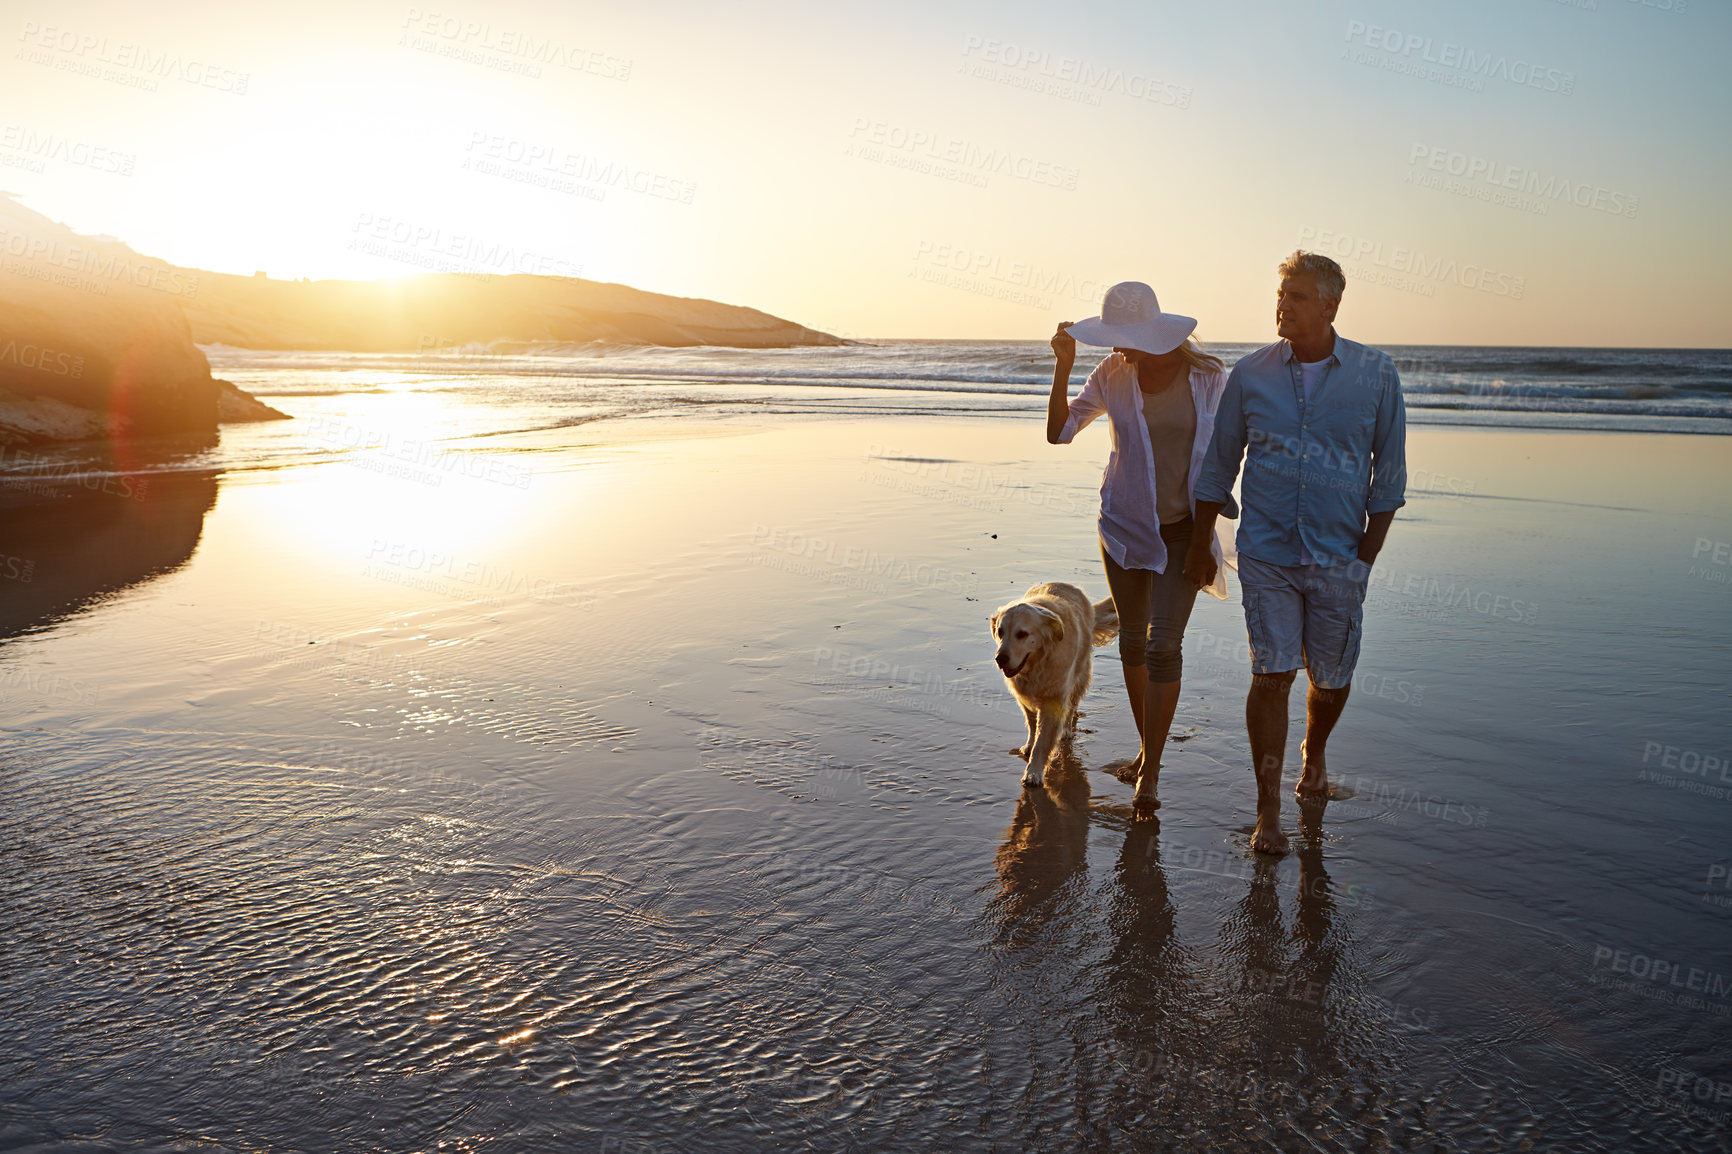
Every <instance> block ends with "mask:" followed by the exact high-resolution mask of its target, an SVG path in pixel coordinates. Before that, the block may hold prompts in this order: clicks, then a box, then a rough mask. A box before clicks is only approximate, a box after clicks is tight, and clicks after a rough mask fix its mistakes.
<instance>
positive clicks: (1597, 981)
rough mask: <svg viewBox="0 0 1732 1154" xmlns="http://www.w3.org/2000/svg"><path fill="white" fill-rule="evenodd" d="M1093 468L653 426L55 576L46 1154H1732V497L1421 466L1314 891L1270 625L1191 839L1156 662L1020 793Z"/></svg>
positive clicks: (10, 748) (162, 516) (1468, 435)
mask: <svg viewBox="0 0 1732 1154" xmlns="http://www.w3.org/2000/svg"><path fill="white" fill-rule="evenodd" d="M249 435H257V436H267V435H278V434H274V433H272V432H270V431H268V430H267V431H260V432H257V433H254V432H253V431H251V430H238V431H236V430H231V431H229V432H226V433H225V438H230V437H237V438H244V437H246V436H249ZM1095 442H1096V443H1094V444H1079V445H1076V446H1072V447H1070V448H1068V449H1058V448H1053V447H1050V446H1047V445H1045V444H1044V443H1042V442H1041V440H1040V436H1039V426H1038V423H1037V422H1035V421H1031V420H1026V419H1008V418H998V419H994V418H980V417H976V418H971V419H967V420H947V419H930V418H913V417H900V418H878V419H863V420H841V419H800V418H795V417H780V418H776V419H774V420H773V421H770V422H752V421H750V420H748V419H728V420H722V421H716V420H713V419H712V420H698V419H693V420H689V421H686V420H677V419H668V418H656V419H653V420H647V419H646V420H630V421H612V422H600V423H596V424H591V425H585V426H583V427H581V428H579V429H565V430H557V431H553V432H540V433H531V434H521V435H515V436H506V437H489V438H485V439H480V440H477V441H476V442H475V443H473V444H472V445H470V446H468V447H467V448H468V451H471V452H473V453H475V454H477V455H478V456H485V457H486V458H487V460H488V462H489V464H490V466H492V465H497V466H498V467H486V468H477V469H475V470H466V471H461V472H459V471H448V472H445V473H442V474H431V473H428V472H427V471H426V470H420V471H416V470H407V471H406V470H404V469H402V468H394V467H393V465H392V462H390V461H386V460H381V459H378V458H377V457H373V458H369V457H368V456H367V454H365V453H357V454H350V455H349V456H348V457H345V458H343V459H341V460H338V461H335V462H330V463H325V464H317V465H305V466H296V467H289V468H280V469H270V470H256V471H240V472H232V473H229V474H226V475H223V476H221V477H218V478H215V479H214V480H212V479H210V478H204V479H202V480H201V479H198V478H193V479H191V480H185V481H181V482H178V483H177V484H174V485H153V486H151V487H150V489H149V490H148V494H147V495H145V496H134V497H120V496H115V495H103V496H101V497H100V498H97V497H88V496H87V497H86V498H85V499H82V500H81V501H79V502H76V503H73V504H68V505H67V506H66V508H67V509H68V510H74V508H75V506H76V511H69V512H68V513H67V514H66V515H64V516H55V517H38V518H35V519H33V520H31V519H22V520H15V521H14V522H12V524H13V526H14V527H13V529H12V530H11V536H10V538H9V545H8V547H7V549H6V550H4V552H5V553H6V554H7V556H16V557H18V558H23V559H29V560H31V561H33V562H34V565H33V568H32V570H31V576H30V580H29V581H28V582H23V581H20V580H18V579H17V578H13V579H12V580H11V581H10V582H8V581H6V580H4V578H5V575H6V572H7V568H6V565H5V562H4V561H3V560H0V585H8V586H9V587H8V588H7V589H5V590H0V593H6V594H10V595H11V596H10V597H9V599H8V600H7V602H6V604H7V606H8V610H9V616H8V618H7V620H6V630H7V636H8V639H7V640H5V641H4V643H3V644H0V693H3V694H4V701H5V707H6V712H5V718H6V722H5V724H6V732H5V746H4V754H3V755H0V846H3V847H4V856H3V857H0V886H3V887H4V892H5V894H6V899H5V901H4V903H3V904H0V922H3V928H4V933H3V935H0V941H4V943H5V945H4V947H3V948H4V950H5V952H6V959H5V964H4V965H3V966H0V1022H4V1023H5V1027H4V1028H5V1031H6V1042H7V1044H6V1045H5V1046H4V1047H0V1086H3V1087H4V1088H3V1089H0V1103H4V1109H3V1111H0V1113H3V1115H4V1117H5V1118H6V1119H8V1120H7V1121H6V1122H5V1124H4V1128H0V1145H4V1146H7V1147H12V1146H26V1147H31V1146H38V1147H41V1148H52V1149H95V1148H98V1147H104V1146H113V1145H118V1144H124V1143H135V1144H139V1145H143V1146H146V1147H151V1148H156V1147H162V1148H180V1147H182V1146H188V1145H192V1144H194V1143H198V1144H201V1145H203V1146H204V1147H205V1148H213V1147H214V1148H234V1149H259V1148H303V1149H306V1148H323V1149H423V1148H432V1147H433V1146H435V1145H437V1144H439V1143H446V1144H447V1145H448V1147H449V1148H458V1149H479V1148H482V1147H484V1146H485V1147H488V1148H493V1149H548V1150H555V1149H557V1150H570V1149H602V1150H614V1151H622V1152H623V1151H631V1150H640V1149H642V1150H650V1149H654V1150H698V1149H704V1150H754V1149H766V1148H778V1149H779V1148H789V1149H824V1150H829V1149H873V1150H883V1149H928V1148H940V1149H965V1148H967V1149H974V1148H978V1149H1005V1150H1011V1149H1030V1150H1051V1149H1071V1148H1076V1149H1187V1148H1211V1149H1271V1148H1274V1149H1341V1150H1350V1149H1352V1150H1357V1149H1363V1148H1366V1147H1368V1146H1371V1147H1375V1146H1377V1145H1379V1144H1380V1143H1382V1144H1386V1145H1388V1146H1391V1147H1393V1148H1398V1149H1406V1148H1433V1146H1435V1148H1439V1149H1518V1148H1525V1149H1541V1150H1547V1149H1556V1150H1599V1149H1603V1150H1636V1149H1660V1150H1671V1149H1676V1150H1693V1149H1703V1148H1707V1149H1719V1148H1726V1146H1727V1144H1728V1142H1729V1141H1732V1139H1729V1138H1728V1134H1729V1132H1732V1101H1726V1100H1722V1101H1720V1102H1719V1103H1718V1104H1717V1103H1716V1102H1715V1100H1714V1098H1713V1090H1712V1088H1713V1087H1718V1086H1721V1085H1729V1084H1732V1053H1729V1049H1728V1046H1727V1042H1726V1039H1727V1038H1728V1036H1729V1026H1732V1023H1729V1020H1728V1018H1729V1013H1732V957H1729V955H1728V953H1727V950H1726V942H1727V941H1728V929H1729V919H1732V904H1729V903H1727V902H1720V901H1716V900H1715V899H1716V898H1719V897H1721V896H1723V895H1732V890H1728V889H1725V888H1724V878H1725V876H1726V875H1725V870H1724V869H1723V868H1722V869H1721V871H1720V873H1719V874H1718V875H1716V874H1715V872H1714V867H1715V866H1716V865H1719V866H1722V867H1724V866H1725V865H1726V864H1727V851H1726V848H1725V847H1726V837H1725V831H1726V830H1727V828H1728V825H1729V823H1732V769H1729V768H1728V762H1729V759H1728V754H1729V753H1732V742H1729V741H1728V733H1727V726H1726V720H1725V718H1726V716H1727V712H1726V706H1727V697H1726V695H1727V674H1726V662H1725V653H1726V652H1727V642H1728V640H1729V636H1728V635H1729V634H1732V613H1729V612H1728V608H1729V605H1732V603H1729V602H1728V600H1727V598H1728V588H1727V584H1728V579H1729V577H1732V558H1729V557H1728V555H1727V553H1726V552H1725V547H1724V545H1723V543H1724V542H1726V541H1727V540H1729V539H1732V511H1729V508H1728V498H1727V496H1726V494H1727V493H1728V492H1732V463H1729V462H1728V461H1727V459H1726V454H1725V452H1724V445H1725V442H1724V441H1722V440H1720V439H1718V438H1713V437H1692V436H1663V435H1648V434H1630V433H1570V432H1516V431H1505V430H1483V429H1472V430H1469V429H1449V428H1415V429H1412V430H1411V431H1410V449H1409V456H1410V463H1411V467H1412V470H1413V474H1414V478H1413V482H1412V485H1411V490H1412V491H1411V492H1410V501H1409V504H1408V506H1407V507H1406V508H1405V509H1404V510H1402V512H1401V513H1400V514H1399V515H1398V518H1397V521H1396V525H1395V528H1394V530H1393V532H1392V535H1391V538H1390V543H1389V546H1388V549H1387V550H1386V552H1385V553H1384V555H1383V557H1382V558H1381V560H1380V562H1379V566H1378V569H1377V572H1376V573H1375V574H1374V577H1373V585H1372V592H1371V595H1370V597H1369V599H1368V605H1367V612H1366V627H1365V637H1366V639H1365V645H1364V655H1363V657H1362V660H1361V664H1360V671H1359V675H1358V677H1357V679H1356V683H1355V693H1354V697H1353V699H1352V701H1351V702H1350V703H1349V705H1348V707H1347V712H1346V714H1345V716H1344V718H1343V721H1342V722H1341V725H1340V727H1339V728H1338V730H1337V732H1336V735H1335V737H1334V738H1333V740H1332V742H1331V745H1330V767H1331V776H1332V778H1333V779H1335V797H1334V800H1332V801H1331V802H1330V803H1329V804H1328V806H1327V807H1326V809H1325V810H1324V811H1323V812H1322V813H1321V814H1316V813H1312V814H1310V815H1309V816H1308V817H1307V818H1306V819H1305V820H1303V821H1302V820H1301V815H1300V813H1299V811H1298V809H1297V808H1296V807H1295V806H1294V805H1293V804H1292V802H1291V801H1289V802H1288V808H1287V811H1286V818H1287V821H1286V828H1287V832H1288V833H1289V835H1290V836H1292V837H1293V844H1294V847H1295V848H1294V852H1292V853H1290V854H1288V855H1287V856H1286V857H1284V858H1281V859H1279V860H1277V859H1270V858H1262V857H1257V856H1255V855H1252V854H1251V853H1250V852H1249V848H1248V839H1249V832H1250V826H1251V822H1252V818H1253V805H1252V803H1253V786H1252V781H1251V775H1250V771H1249V768H1248V755H1247V751H1246V743H1245V739H1244V735H1243V729H1242V718H1243V696H1244V691H1245V688H1246V686H1247V684H1248V666H1247V664H1246V662H1245V657H1244V649H1243V642H1244V629H1243V624H1242V619H1241V617H1240V611H1239V607H1238V603H1237V594H1238V589H1237V583H1236V581H1234V582H1233V600H1232V601H1230V602H1226V603H1220V602H1214V601H1211V600H1209V599H1208V598H1203V599H1201V600H1200V601H1199V604H1198V608H1197V612H1196V614H1195V616H1194V617H1193V621H1192V626H1191V632H1190V636H1189V638H1188V640H1187V649H1186V660H1187V674H1186V685H1185V690H1184V694H1183V697H1182V699H1181V701H1180V705H1179V713H1178V718H1177V721H1176V723H1175V729H1174V732H1175V735H1176V737H1175V744H1174V745H1173V746H1172V748H1171V750H1170V752H1169V755H1168V758H1167V768H1166V770H1165V772H1164V773H1163V777H1162V800H1163V803H1164V808H1163V809H1162V810H1161V811H1160V821H1159V823H1158V824H1147V823H1133V822H1132V821H1131V820H1130V809H1129V802H1130V787H1129V786H1126V785H1124V784H1122V783H1121V782H1119V781H1118V780H1117V779H1116V778H1115V777H1114V776H1113V775H1112V773H1111V772H1110V766H1111V765H1112V764H1113V763H1114V762H1116V761H1118V760H1120V759H1122V758H1125V757H1128V756H1129V755H1130V754H1131V753H1133V752H1134V749H1135V735H1134V729H1133V726H1132V722H1131V718H1130V714H1129V711H1128V708H1127V706H1126V703H1125V702H1124V700H1123V691H1122V684H1121V681H1120V678H1119V674H1118V670H1117V663H1116V653H1115V651H1114V649H1113V648H1112V647H1110V646H1109V647H1106V648H1103V649H1101V650H1098V651H1097V660H1096V683H1095V688H1094V689H1093V690H1092V691H1091V694H1090V697H1089V700H1088V702H1087V704H1086V706H1085V709H1086V710H1087V714H1088V715H1087V717H1086V718H1085V720H1084V722H1083V727H1084V730H1085V732H1084V733H1083V734H1082V735H1081V736H1080V738H1079V740H1078V742H1077V743H1076V746H1075V749H1074V751H1073V756H1072V758H1071V759H1070V760H1069V761H1067V763H1066V765H1065V767H1064V768H1063V771H1062V772H1060V773H1058V774H1057V775H1054V776H1053V777H1052V779H1051V783H1050V785H1049V788H1048V789H1046V790H1044V791H1039V792H1032V793H1029V794H1025V793H1024V792H1023V791H1022V790H1021V789H1020V788H1019V786H1018V777H1019V774H1020V766H1019V764H1018V763H1017V762H1016V760H1015V759H1014V758H1012V757H1010V756H1009V755H1008V754H1007V753H1006V752H1005V751H1006V750H1008V749H1010V748H1011V747H1012V746H1014V745H1016V744H1017V743H1018V742H1020V741H1021V740H1022V733H1021V719H1020V715H1019V713H1018V711H1017V709H1016V708H1015V706H1014V704H1013V703H1012V701H1011V699H1010V697H1009V694H1008V692H1007V691H1006V690H1005V688H1004V686H1003V683H1002V679H1001V678H999V676H998V674H997V672H996V671H995V670H994V669H993V666H992V643H991V640H990V638H989V637H988V635H987V631H986V617H987V615H988V614H989V613H990V612H991V611H992V609H993V608H995V607H996V606H997V605H999V604H1001V603H1002V602H1004V601H1007V600H1010V599H1012V598H1014V597H1015V596H1017V595H1018V594H1020V592H1021V591H1022V590H1023V589H1024V588H1026V587H1027V586H1028V585H1029V584H1032V583H1034V582H1036V581H1043V580H1070V581H1074V582H1077V583H1078V584H1081V585H1082V586H1083V587H1084V588H1085V589H1086V590H1088V591H1089V592H1090V593H1091V594H1092V595H1093V596H1096V597H1098V596H1103V595H1104V594H1105V583H1104V579H1103V577H1102V576H1101V574H1100V572H1099V560H1098V554H1097V550H1096V544H1095V538H1094V532H1093V518H1094V510H1095V503H1096V497H1095V490H1096V487H1097V485H1098V478H1099V470H1100V463H1101V460H1102V458H1103V457H1104V455H1105V452H1106V449H1105V436H1104V431H1103V434H1102V435H1101V436H1100V437H1097V438H1095ZM507 465H509V466H511V467H509V468H508V467H505V466H507ZM213 486H214V489H215V492H214V503H213V501H212V493H211V488H212V487H213ZM189 518H191V520H192V522H193V523H194V525H195V526H196V524H197V523H198V522H199V521H200V520H201V519H202V533H199V532H196V531H195V532H192V533H190V534H189V532H188V519H189ZM1704 543H1705V544H1704ZM98 558H100V566H99V567H98V568H93V566H97V564H98V562H97V560H96V559H98ZM75 581H76V582H82V584H76V585H74V584H73V582H75ZM62 583H64V584H62ZM26 587H28V591H29V592H30V593H32V594H34V595H35V596H34V599H31V598H30V597H28V596H20V595H19V594H21V593H22V592H24V591H25V590H26ZM44 588H52V589H72V590H74V592H75V593H76V596H71V595H67V596H60V595H54V596H46V597H45V596H42V595H40V590H42V589H44ZM1301 692H1302V691H1301ZM1299 701H1300V698H1299V694H1298V693H1296V695H1295V710H1294V713H1295V718H1294V721H1295V726H1294V735H1293V740H1292V744H1291V746H1290V748H1289V774H1290V776H1292V775H1295V774H1296V773H1297V760H1298V753H1297V745H1298V735H1299V722H1300V714H1301V713H1302V710H1301V709H1300V708H1299ZM1704 1085H1707V1086H1709V1087H1710V1094H1709V1095H1708V1097H1707V1098H1706V1099H1704V1097H1703V1095H1702V1094H1701V1087H1702V1086H1704Z"/></svg>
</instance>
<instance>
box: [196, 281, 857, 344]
mask: <svg viewBox="0 0 1732 1154" xmlns="http://www.w3.org/2000/svg"><path fill="white" fill-rule="evenodd" d="M181 271H182V272H183V274H184V275H185V276H187V277H189V278H196V279H197V291H196V292H191V293H187V294H184V295H182V296H180V297H177V298H176V300H177V302H178V303H179V305H180V307H181V311H182V312H183V313H184V314H185V315H186V319H187V321H188V322H189V323H190V324H191V325H192V334H193V340H195V341H196V342H198V343H199V344H201V345H209V344H216V343H221V344H225V345H232V346H235V347H238V348H246V349H348V350H351V351H355V352H390V351H416V350H420V349H433V348H449V347H452V346H463V345H470V344H497V343H532V342H540V341H553V342H560V343H576V344H583V343H588V342H590V341H607V342H610V343H623V344H641V345H676V346H683V345H728V346H732V347H735V348H753V349H757V348H787V347H788V346H791V345H839V344H842V343H843V342H842V340H841V339H840V338H838V337H833V336H831V335H830V334H829V333H821V332H817V331H816V330H813V329H809V328H806V327H805V326H803V325H799V324H795V323H794V322H793V321H786V320H783V319H781V318H780V317H773V316H771V315H770V314H769V313H765V312H759V311H758V310H757V309H749V308H742V307H740V306H738V305H725V304H718V303H717V302H715V301H708V300H697V299H693V298H689V297H674V296H664V295H662V294H661V293H652V292H643V291H642V290H640V289H634V288H628V287H626V286H625V285H618V284H605V283H602V282H600V281H590V280H579V279H576V278H573V277H551V276H530V275H526V274H517V275H511V276H490V275H471V274H466V273H428V274H424V275H421V276H412V277H405V278H402V279H398V280H385V281H344V280H320V281H286V280H272V279H269V278H266V277H261V276H250V277H243V276H229V275H226V274H223V273H210V272H200V271H198V270H195V269H184V270H181Z"/></svg>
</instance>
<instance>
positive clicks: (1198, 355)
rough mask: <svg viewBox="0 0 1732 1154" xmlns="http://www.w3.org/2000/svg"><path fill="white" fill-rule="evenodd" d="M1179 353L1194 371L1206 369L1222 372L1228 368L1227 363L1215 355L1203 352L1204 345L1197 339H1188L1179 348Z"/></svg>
mask: <svg viewBox="0 0 1732 1154" xmlns="http://www.w3.org/2000/svg"><path fill="white" fill-rule="evenodd" d="M1179 351H1180V352H1181V353H1183V354H1184V355H1185V363H1186V364H1187V365H1190V366H1191V367H1192V368H1193V369H1206V370H1210V371H1212V372H1220V371H1221V370H1223V369H1225V368H1226V367H1227V365H1226V362H1225V361H1223V360H1221V358H1220V357H1217V356H1215V355H1214V354H1213V353H1205V352H1204V351H1203V343H1202V342H1201V341H1199V340H1198V339H1197V338H1196V337H1186V338H1185V343H1184V344H1182V345H1180V346H1179Z"/></svg>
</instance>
